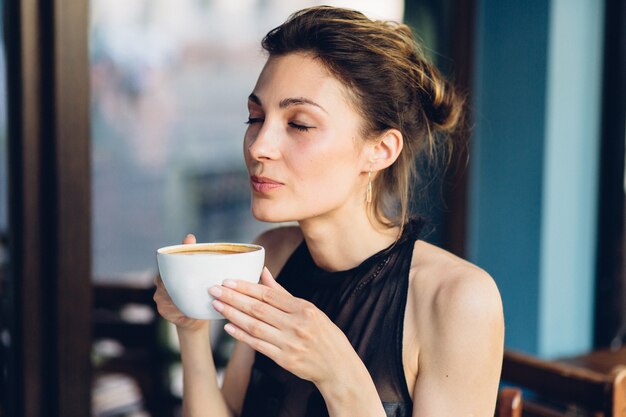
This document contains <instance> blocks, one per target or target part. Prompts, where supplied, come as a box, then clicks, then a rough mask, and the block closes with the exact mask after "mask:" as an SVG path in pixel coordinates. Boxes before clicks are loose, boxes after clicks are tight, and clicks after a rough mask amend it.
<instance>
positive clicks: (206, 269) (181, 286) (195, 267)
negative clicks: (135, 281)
mask: <svg viewBox="0 0 626 417" xmlns="http://www.w3.org/2000/svg"><path fill="white" fill-rule="evenodd" d="M264 262H265V249H264V248H263V247H262V246H259V245H252V244H245V243H194V244H186V245H185V244H183V245H174V246H166V247H163V248H160V249H158V250H157V263H158V266H159V273H160V274H161V279H162V280H163V284H164V285H165V289H166V290H167V292H168V294H169V295H170V297H171V299H172V301H173V302H174V304H175V305H176V307H178V309H179V310H180V311H181V312H182V313H183V314H184V315H186V316H187V317H190V318H194V319H203V320H213V319H219V318H222V315H221V314H220V313H218V312H217V311H215V309H214V308H213V306H212V304H211V303H212V301H213V300H214V298H213V297H212V296H211V295H210V294H209V292H208V290H209V288H211V287H212V286H214V285H221V284H222V282H223V281H224V280H226V279H238V280H244V281H249V282H258V280H259V277H260V276H261V272H262V271H263V265H264Z"/></svg>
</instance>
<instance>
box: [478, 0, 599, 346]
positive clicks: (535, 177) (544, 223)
mask: <svg viewBox="0 0 626 417" xmlns="http://www.w3.org/2000/svg"><path fill="white" fill-rule="evenodd" d="M601 3H602V2H599V1H595V0H552V1H545V0H528V1H524V2H518V1H512V0H506V1H503V0H481V1H480V2H479V10H478V21H477V55H476V62H477V67H476V79H475V88H474V91H475V101H474V103H473V107H474V109H473V110H474V115H475V129H474V135H473V139H472V149H471V158H472V159H471V172H470V206H469V207H470V210H469V225H470V226H469V227H470V230H469V241H468V248H469V253H468V255H469V258H470V260H472V261H473V262H475V263H477V264H478V265H480V266H481V267H483V268H484V269H486V270H487V271H488V272H489V273H490V274H491V275H492V276H493V277H494V278H495V279H496V282H497V283H498V286H499V288H500V291H501V294H502V298H503V302H504V308H505V321H506V345H507V347H509V348H512V349H518V350H522V351H525V352H528V353H533V354H538V355H540V356H544V357H551V356H559V355H567V354H574V353H578V352H581V351H584V350H587V349H589V348H590V347H591V341H592V330H593V329H592V324H593V308H592V307H593V305H592V303H593V282H594V268H593V267H594V260H595V253H594V250H595V234H596V230H595V216H596V211H595V207H596V202H597V190H596V188H597V178H598V175H597V169H598V164H597V160H598V144H599V139H598V133H599V130H598V109H599V94H600V83H599V79H600V65H601V42H600V39H601V34H602V19H601V17H602V7H601Z"/></svg>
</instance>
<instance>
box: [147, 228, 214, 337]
mask: <svg viewBox="0 0 626 417" xmlns="http://www.w3.org/2000/svg"><path fill="white" fill-rule="evenodd" d="M192 243H196V237H195V236H194V235H187V237H185V239H183V244H185V245H186V244H192ZM154 284H155V285H156V291H155V292H154V297H153V299H154V301H155V302H156V305H157V310H158V311H159V314H160V315H161V316H162V317H163V318H164V319H165V320H167V321H169V322H171V323H174V324H175V325H176V327H177V328H178V329H179V330H199V329H202V328H203V327H206V326H208V325H209V322H208V321H206V320H196V319H191V318H189V317H187V316H185V315H184V314H183V313H182V312H181V311H180V310H179V309H178V307H176V305H174V302H173V301H172V299H171V298H170V295H169V294H168V293H167V290H166V289H165V286H164V285H163V281H162V280H161V277H157V278H156V280H155V281H154Z"/></svg>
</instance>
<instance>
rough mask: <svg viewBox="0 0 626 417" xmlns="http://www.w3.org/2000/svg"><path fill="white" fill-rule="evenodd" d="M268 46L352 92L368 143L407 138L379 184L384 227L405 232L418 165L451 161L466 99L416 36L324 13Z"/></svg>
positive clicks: (307, 17) (345, 13)
mask: <svg viewBox="0 0 626 417" xmlns="http://www.w3.org/2000/svg"><path fill="white" fill-rule="evenodd" d="M262 45H263V49H265V50H266V51H267V52H268V53H269V54H270V56H280V55H286V54H289V53H297V52H301V53H307V54H311V55H312V56H313V57H315V58H316V59H319V60H320V61H321V62H322V63H323V64H324V66H325V67H326V68H327V69H328V70H329V71H330V72H331V73H332V74H333V75H334V76H336V77H337V78H338V79H339V80H341V81H342V82H343V83H344V84H346V86H347V87H348V91H349V93H350V96H351V98H352V100H353V101H354V104H356V108H357V109H358V110H359V112H360V113H361V115H362V116H363V119H364V121H365V123H364V126H363V131H362V134H363V136H364V137H365V138H372V137H377V136H378V135H380V134H381V133H383V132H384V131H385V130H387V129H390V128H394V129H398V130H399V131H400V132H401V133H402V136H403V140H404V146H403V150H402V152H401V153H400V156H399V157H398V159H397V160H396V162H395V163H394V164H392V165H391V166H390V167H388V168H387V169H385V170H383V171H381V172H380V174H379V175H376V176H375V178H374V180H373V184H372V188H373V200H372V212H373V214H374V215H375V217H376V219H377V220H379V221H381V222H382V223H383V224H386V225H404V223H405V222H406V220H407V218H408V206H409V201H410V198H411V183H412V182H413V181H414V180H415V179H416V177H417V172H416V167H415V165H416V164H415V161H416V159H418V160H420V161H421V162H428V163H430V164H434V165H437V161H439V160H442V159H444V158H442V156H443V155H451V151H452V139H451V137H452V135H451V133H452V132H453V131H454V130H455V128H456V127H457V126H458V125H459V123H458V122H459V120H460V118H461V113H462V108H463V99H462V98H461V97H459V96H458V95H457V94H456V93H455V91H454V88H453V87H452V86H451V85H450V84H449V83H448V82H447V81H446V80H445V79H443V77H442V76H441V75H440V74H439V72H438V71H437V69H436V68H435V67H434V66H432V65H431V64H430V63H429V62H428V61H427V60H426V58H425V55H424V54H423V52H422V51H421V48H420V46H419V45H418V43H417V42H416V40H415V38H414V37H413V34H412V33H411V29H410V28H409V27H408V26H407V25H404V24H401V23H396V22H388V21H373V20H370V19H369V18H367V17H366V16H365V15H363V14H362V13H360V12H357V11H354V10H349V9H342V8H335V7H328V6H319V7H311V8H307V9H304V10H301V11H298V12H296V13H294V14H292V15H291V16H290V17H289V18H288V19H287V21H286V22H285V23H283V24H282V25H280V26H278V27H276V28H275V29H273V30H271V31H270V32H269V33H268V34H267V35H266V36H265V38H264V39H263V42H262ZM434 165H433V166H434Z"/></svg>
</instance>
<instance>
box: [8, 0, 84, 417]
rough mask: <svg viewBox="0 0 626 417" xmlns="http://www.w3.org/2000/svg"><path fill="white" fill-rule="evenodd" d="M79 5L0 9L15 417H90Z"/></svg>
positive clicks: (66, 1)
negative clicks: (1, 12)
mask: <svg viewBox="0 0 626 417" xmlns="http://www.w3.org/2000/svg"><path fill="white" fill-rule="evenodd" d="M87 18H88V15H87V2H86V1H81V0H53V1H40V2H39V1H35V0H19V1H14V2H7V3H6V4H5V22H6V39H8V43H7V58H8V59H7V70H8V71H7V78H8V82H7V85H8V89H9V90H8V94H9V106H8V108H9V115H8V116H9V126H8V128H9V182H10V184H9V201H10V203H11V204H10V213H9V216H10V238H9V242H10V253H11V274H12V276H11V280H12V282H14V283H15V297H16V309H17V311H16V312H15V313H16V317H17V322H18V328H17V330H16V332H15V335H13V339H14V343H15V345H16V346H17V349H16V351H18V352H19V353H20V354H18V357H17V365H16V368H17V379H18V380H17V381H15V388H14V389H15V395H16V398H15V402H16V406H15V407H16V413H17V415H23V416H25V417H31V416H32V417H35V416H58V415H61V416H68V417H71V416H76V417H78V416H86V415H89V414H90V382H91V380H90V373H91V366H90V349H91V337H90V325H91V323H90V312H91V263H90V258H91V236H90V201H91V199H90V186H91V184H90V166H89V162H90V158H91V156H90V151H89V136H90V135H89V134H90V132H89V95H88V91H89V77H88V68H89V67H88V55H87V52H88V51H87Z"/></svg>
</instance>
